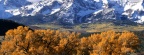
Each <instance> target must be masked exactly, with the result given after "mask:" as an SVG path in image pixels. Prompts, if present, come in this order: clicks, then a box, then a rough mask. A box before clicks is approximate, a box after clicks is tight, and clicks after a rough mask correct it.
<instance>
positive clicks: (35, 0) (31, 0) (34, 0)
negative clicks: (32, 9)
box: [27, 0, 41, 2]
mask: <svg viewBox="0 0 144 55" xmlns="http://www.w3.org/2000/svg"><path fill="white" fill-rule="evenodd" d="M27 1H30V2H38V1H41V0H27Z"/></svg>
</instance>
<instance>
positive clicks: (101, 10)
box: [0, 0, 144, 24]
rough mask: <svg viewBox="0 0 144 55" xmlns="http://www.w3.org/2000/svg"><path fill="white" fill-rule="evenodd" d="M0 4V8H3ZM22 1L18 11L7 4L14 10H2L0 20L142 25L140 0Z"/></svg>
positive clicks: (141, 4) (143, 18) (141, 1)
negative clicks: (108, 21)
mask: <svg viewBox="0 0 144 55" xmlns="http://www.w3.org/2000/svg"><path fill="white" fill-rule="evenodd" d="M2 1H4V0H2ZM2 1H0V2H1V4H4V3H2ZM11 1H15V0H11ZM24 1H25V3H22V4H21V5H20V6H18V7H17V6H16V5H17V3H13V2H10V1H7V2H9V4H11V3H12V4H14V5H12V7H16V8H12V9H5V8H3V9H2V11H4V12H1V13H2V14H4V15H3V16H2V15H1V16H0V17H1V18H9V17H12V16H20V17H24V16H26V17H28V16H37V15H41V17H40V18H41V21H40V22H49V21H51V20H54V21H56V22H61V23H70V24H76V23H94V22H97V21H99V20H103V19H104V20H105V19H115V20H123V18H121V17H125V18H126V19H128V20H131V21H133V22H137V23H143V22H144V13H143V12H144V1H143V0H42V1H40V2H37V3H30V2H27V1H26V0H24ZM18 4H20V2H18ZM2 6H3V5H2ZM4 6H6V5H4ZM6 7H8V8H9V6H6Z"/></svg>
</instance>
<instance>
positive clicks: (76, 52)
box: [0, 26, 140, 55]
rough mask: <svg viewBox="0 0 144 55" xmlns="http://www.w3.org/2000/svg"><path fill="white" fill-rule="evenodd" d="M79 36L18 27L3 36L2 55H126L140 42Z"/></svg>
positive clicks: (111, 35) (128, 35)
mask: <svg viewBox="0 0 144 55" xmlns="http://www.w3.org/2000/svg"><path fill="white" fill-rule="evenodd" d="M79 36H80V33H75V32H69V31H59V30H50V29H47V30H29V28H28V27H22V26H19V27H17V29H11V30H9V31H8V32H6V35H5V39H4V41H3V42H2V44H1V46H0V54H2V55H129V54H132V53H135V52H136V49H138V47H139V44H140V40H139V38H138V37H137V36H136V35H135V34H134V33H133V32H129V31H123V32H122V33H116V32H115V31H112V30H111V31H105V32H101V33H95V34H91V35H90V36H88V37H79Z"/></svg>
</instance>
